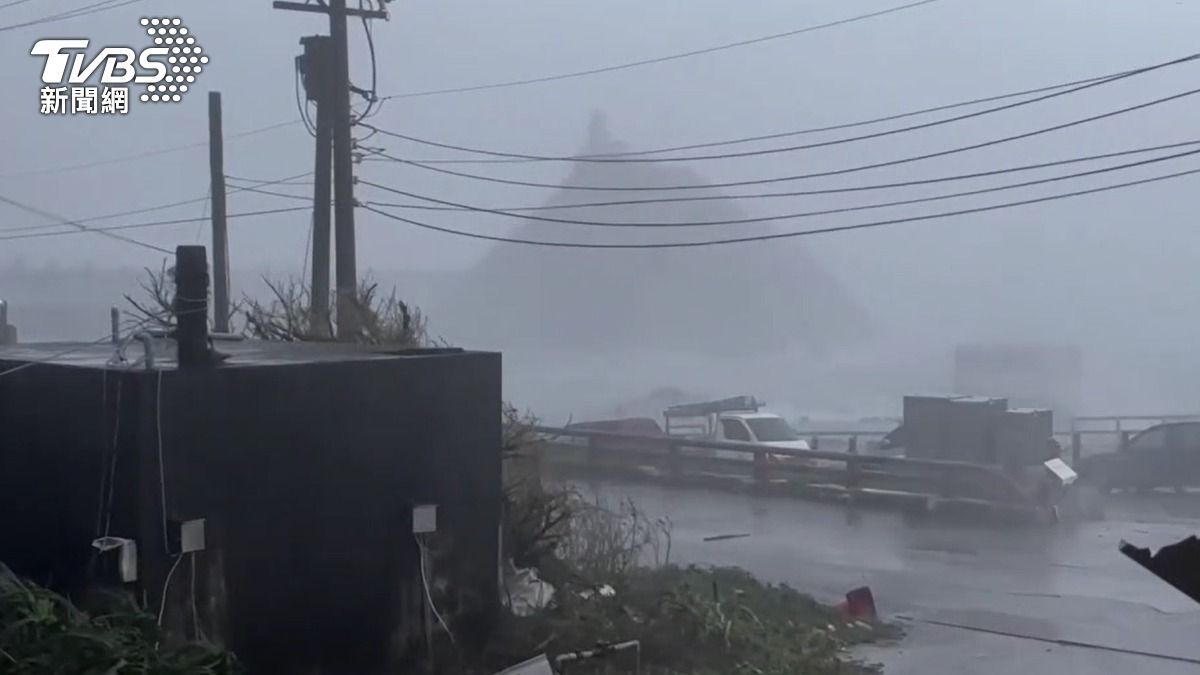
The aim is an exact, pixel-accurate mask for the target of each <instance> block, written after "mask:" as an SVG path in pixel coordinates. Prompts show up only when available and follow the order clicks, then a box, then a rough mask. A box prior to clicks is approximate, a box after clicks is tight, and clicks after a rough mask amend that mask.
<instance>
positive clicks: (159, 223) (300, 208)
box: [0, 197, 312, 255]
mask: <svg viewBox="0 0 1200 675" xmlns="http://www.w3.org/2000/svg"><path fill="white" fill-rule="evenodd" d="M0 200H4V198H3V197H0ZM5 201H6V200H5ZM311 208H312V207H309V206H291V207H287V208H280V209H263V210H261V211H246V212H243V213H230V214H226V216H225V217H226V218H249V217H252V216H266V215H272V214H276V213H291V212H294V211H309V210H311ZM207 221H208V217H207V216H206V217H203V218H179V219H176V220H157V221H152V222H148V223H131V224H128V225H111V226H109V227H89V228H84V229H82V230H79V231H74V230H67V231H65V232H32V233H28V234H14V235H8V236H4V237H0V241H5V240H9V239H37V238H40V237H60V236H63V235H67V234H81V233H84V232H95V233H97V234H106V233H111V232H113V231H114V230H135V229H141V228H146V227H160V226H163V225H187V224H190V223H198V222H207ZM111 236H118V235H111ZM136 243H139V244H140V242H136ZM144 245H145V246H147V247H151V245H150V244H144ZM153 248H155V250H157V251H160V252H166V253H170V254H172V255H174V252H173V251H167V250H166V249H160V248H157V247H153Z"/></svg>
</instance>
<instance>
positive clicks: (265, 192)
mask: <svg viewBox="0 0 1200 675" xmlns="http://www.w3.org/2000/svg"><path fill="white" fill-rule="evenodd" d="M239 189H240V190H243V191H245V192H253V193H254V194H259V195H269V196H271V197H286V198H287V199H296V200H299V201H302V202H311V201H312V199H313V198H312V195H293V194H288V193H286V192H275V191H273V190H262V189H259V188H256V187H244V188H239ZM331 203H332V202H331Z"/></svg>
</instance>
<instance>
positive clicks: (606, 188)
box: [366, 89, 1200, 192]
mask: <svg viewBox="0 0 1200 675" xmlns="http://www.w3.org/2000/svg"><path fill="white" fill-rule="evenodd" d="M1198 93H1200V89H1191V90H1188V91H1185V92H1182V93H1179V94H1173V95H1171V96H1165V97H1163V98H1158V99H1154V100H1152V101H1147V102H1145V103H1139V104H1137V105H1132V106H1128V107H1125V108H1121V109H1118V110H1113V111H1109V112H1106V113H1101V114H1098V115H1092V116H1090V117H1084V118H1082V119H1076V120H1073V121H1070V122H1064V123H1062V124H1056V125H1054V126H1050V127H1043V128H1041V129H1035V130H1033V131H1027V132H1024V133H1020V134H1015V135H1012V136H1005V137H1003V138H997V139H992V140H990V141H983V142H981V143H974V144H972V145H964V146H960V147H957V148H951V149H949V150H940V151H938V152H930V153H925V154H923V155H915V156H911V157H902V158H900V159H893V160H888V161H886V162H875V163H873V164H862V165H859V166H854V167H848V168H844V169H835V170H831V171H818V172H815V173H807V174H798V175H794V176H777V177H774V178H759V179H755V180H743V181H730V182H725V183H710V184H708V185H686V184H685V185H654V186H645V185H571V184H561V183H560V184H557V185H555V184H551V183H539V182H536V181H523V180H516V179H511V178H497V177H495V176H483V175H479V174H473V173H467V172H465V171H455V170H453V169H444V168H441V167H436V166H430V165H427V164H420V163H417V162H413V161H411V160H406V159H401V158H399V157H395V156H392V155H389V154H387V153H386V152H383V151H380V150H373V149H367V150H366V151H367V152H369V153H371V154H374V155H377V156H380V157H383V158H385V159H390V160H392V161H394V162H398V163H400V164H407V165H409V166H415V167H417V168H419V169H424V170H426V171H432V172H434V173H441V174H446V175H450V176H457V177H460V178H470V179H473V180H481V181H484V182H488V183H500V184H503V185H519V186H523V187H536V188H546V189H551V190H588V191H603V192H655V191H666V190H704V189H713V188H724V187H739V186H743V185H764V184H768V183H784V182H790V181H797V180H807V179H809V178H823V177H826V176H840V175H844V174H848V173H857V172H859V171H866V170H868V169H880V168H884V167H889V166H898V165H901V164H909V163H912V162H919V161H923V160H926V159H933V158H936V157H946V156H948V155H954V154H958V153H963V152H968V151H971V150H979V149H981V148H987V147H991V146H995V145H1000V144H1003V143H1009V142H1011V141H1018V140H1024V139H1026V138H1032V137H1034V136H1040V135H1042V134H1047V133H1050V132H1054V131H1061V130H1063V129H1068V128H1071V127H1076V126H1080V125H1083V124H1088V123H1091V122H1095V121H1098V120H1102V119H1107V118H1109V117H1116V116H1118V115H1124V114H1126V113H1130V112H1134V111H1137V110H1142V109H1144V108H1150V107H1153V106H1156V105H1161V104H1163V103H1169V102H1171V101H1175V100H1178V99H1181V98H1186V97H1188V96H1194V95H1196V94H1198Z"/></svg>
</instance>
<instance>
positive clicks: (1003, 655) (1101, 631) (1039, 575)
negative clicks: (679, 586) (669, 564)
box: [588, 483, 1200, 675]
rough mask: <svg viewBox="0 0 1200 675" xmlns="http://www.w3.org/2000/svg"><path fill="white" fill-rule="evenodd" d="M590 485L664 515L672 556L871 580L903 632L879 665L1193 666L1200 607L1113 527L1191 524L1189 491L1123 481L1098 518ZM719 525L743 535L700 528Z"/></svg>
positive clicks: (896, 668) (925, 669) (1165, 528)
mask: <svg viewBox="0 0 1200 675" xmlns="http://www.w3.org/2000/svg"><path fill="white" fill-rule="evenodd" d="M588 488H589V491H592V492H595V493H596V494H597V495H599V496H600V497H601V498H602V499H603V500H605V501H607V502H609V503H615V501H616V500H619V499H620V498H622V497H626V496H627V497H629V498H631V499H632V500H633V501H634V503H635V504H637V506H638V508H639V509H641V510H643V511H645V512H646V513H648V514H650V515H651V516H653V517H659V516H669V517H670V519H671V521H672V523H673V535H672V560H673V561H677V562H687V563H705V564H715V565H738V566H741V567H744V568H746V569H748V570H750V571H751V572H753V573H755V574H756V575H758V576H759V577H760V578H763V579H765V580H769V581H775V582H787V583H788V584H790V585H792V586H794V587H796V588H798V589H800V590H802V591H805V592H808V593H811V594H813V595H814V596H817V597H818V598H821V599H824V600H827V601H832V602H836V601H840V600H841V599H842V595H843V594H844V593H845V592H846V591H847V590H849V589H851V588H854V587H857V586H862V585H867V586H870V587H871V589H872V591H873V592H874V595H875V600H876V604H877V605H878V608H879V611H880V613H881V614H882V615H883V616H884V618H888V619H893V620H897V621H899V622H900V623H901V624H903V625H904V628H905V631H906V637H905V638H904V639H903V640H901V641H900V642H899V643H898V644H894V645H886V646H872V647H869V648H867V649H864V650H863V651H862V652H861V656H862V657H863V658H866V659H868V660H871V661H876V662H880V663H882V664H883V665H884V667H885V673H887V674H888V675H918V674H919V675H942V674H952V673H953V674H957V673H963V674H970V675H993V674H997V675H998V674H1000V673H1004V674H1008V673H1021V674H1023V675H1035V674H1041V673H1047V674H1050V673H1053V674H1054V675H1075V674H1076V673H1079V674H1082V673H1098V672H1116V673H1139V674H1140V673H1145V674H1147V675H1168V674H1170V675H1174V674H1177V673H1191V674H1193V675H1196V674H1200V605H1197V604H1196V603H1194V602H1193V601H1192V600H1190V599H1188V598H1187V597H1186V596H1184V595H1183V594H1181V593H1179V592H1178V591H1176V590H1174V589H1173V588H1171V587H1169V586H1167V585H1166V584H1165V583H1163V582H1161V581H1160V580H1158V579H1157V578H1155V577H1153V576H1152V575H1150V574H1149V573H1148V572H1146V571H1144V570H1143V569H1142V568H1140V567H1138V566H1137V565H1135V564H1134V563H1133V562H1132V561H1129V560H1128V559H1127V558H1125V557H1124V556H1123V555H1121V554H1120V553H1119V552H1118V551H1117V545H1118V543H1119V542H1120V540H1121V539H1126V540H1128V541H1130V542H1132V543H1134V544H1135V545H1138V546H1150V547H1152V548H1155V549H1157V548H1158V547H1159V546H1162V545H1164V544H1169V543H1173V542H1174V541H1177V540H1179V539H1182V538H1183V537H1186V536H1188V535H1191V534H1200V495H1197V494H1192V495H1182V496H1174V495H1154V496H1149V497H1142V498H1134V497H1121V496H1119V495H1118V496H1116V497H1114V498H1110V499H1109V500H1108V501H1107V503H1106V514H1105V515H1106V517H1105V519H1104V520H1102V521H1092V522H1082V523H1074V524H1059V525H1056V526H1041V527H1024V528H1013V527H1009V528H997V527H994V526H991V527H987V526H967V525H962V524H958V525H948V524H946V523H938V522H936V521H931V520H929V519H927V518H913V517H905V516H902V515H900V514H895V513H887V512H879V511H859V512H850V511H848V510H847V509H845V508H843V507H840V506H836V505H825V504H814V503H810V502H803V501H797V500H792V499H786V498H761V497H752V496H743V495H732V494H721V493H711V492H701V491H696V490H687V489H676V488H665V487H655V486H644V485H625V484H616V483H597V484H593V485H591V486H588ZM722 534H749V535H750V536H749V537H745V538H738V539H727V540H724V541H711V542H705V541H704V538H705V537H709V536H714V535H722ZM931 622H932V623H931ZM937 624H958V625H961V626H966V627H969V628H970V629H979V630H978V631H977V630H970V629H968V628H958V627H949V626H946V625H937ZM979 631H998V632H1002V633H1016V634H1019V635H1022V636H1028V637H1032V638H1041V639H1042V640H1065V641H1070V642H1074V643H1092V644H1097V645H1105V646H1109V647H1113V648H1117V649H1124V650H1131V651H1138V652H1149V653H1154V654H1160V655H1163V656H1165V657H1176V658H1178V659H1185V660H1188V659H1190V660H1191V662H1186V661H1182V660H1172V659H1170V658H1156V657H1152V656H1146V655H1133V654H1123V653H1115V652H1112V651H1103V650H1099V649H1094V648H1087V647H1080V646H1065V645H1062V644H1054V643H1049V642H1044V641H1037V640H1032V639H1027V638H1018V637H1009V636H1003V635H995V634H990V633H985V632H979Z"/></svg>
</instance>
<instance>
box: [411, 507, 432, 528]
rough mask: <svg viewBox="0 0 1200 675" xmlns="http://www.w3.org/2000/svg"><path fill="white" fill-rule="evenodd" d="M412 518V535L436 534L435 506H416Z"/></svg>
mask: <svg viewBox="0 0 1200 675" xmlns="http://www.w3.org/2000/svg"><path fill="white" fill-rule="evenodd" d="M412 516H413V517H412V521H413V534H426V533H429V532H437V504H418V505H416V506H414V507H413V512H412Z"/></svg>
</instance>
